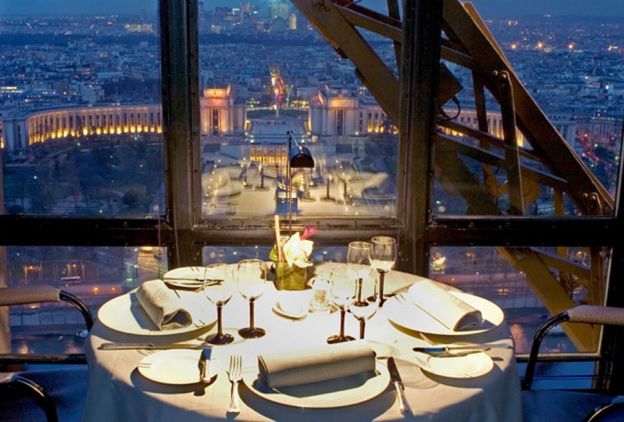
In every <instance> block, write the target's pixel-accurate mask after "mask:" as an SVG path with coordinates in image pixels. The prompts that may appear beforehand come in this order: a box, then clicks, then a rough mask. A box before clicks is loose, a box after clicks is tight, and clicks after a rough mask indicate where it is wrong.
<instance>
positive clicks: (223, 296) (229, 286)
mask: <svg viewBox="0 0 624 422" xmlns="http://www.w3.org/2000/svg"><path fill="white" fill-rule="evenodd" d="M203 291H204V294H205V295H206V297H207V298H208V300H210V301H211V302H212V303H214V304H215V305H216V306H217V333H216V334H215V335H213V336H212V337H208V338H206V342H207V343H210V344H228V343H231V342H232V341H234V337H232V336H231V335H230V334H227V333H224V332H223V318H222V311H223V305H225V304H226V303H228V302H229V301H230V298H231V297H232V293H233V292H234V281H233V279H232V267H230V266H229V265H228V264H210V265H208V266H206V267H205V269H204V284H203Z"/></svg>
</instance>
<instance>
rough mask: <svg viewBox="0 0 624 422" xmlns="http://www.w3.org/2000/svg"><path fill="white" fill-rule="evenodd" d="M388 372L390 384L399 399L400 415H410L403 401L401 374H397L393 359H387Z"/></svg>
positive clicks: (407, 405)
mask: <svg viewBox="0 0 624 422" xmlns="http://www.w3.org/2000/svg"><path fill="white" fill-rule="evenodd" d="M388 371H389V372H390V379H391V380H392V384H393V385H394V389H395V390H396V392H397V398H398V399H399V410H400V411H401V413H403V414H405V413H411V412H412V411H411V410H410V407H409V404H408V403H407V400H406V399H405V387H404V386H403V381H402V380H401V374H399V369H398V368H397V366H396V363H395V362H394V358H392V357H390V358H388Z"/></svg>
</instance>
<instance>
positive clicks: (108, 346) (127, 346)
mask: <svg viewBox="0 0 624 422" xmlns="http://www.w3.org/2000/svg"><path fill="white" fill-rule="evenodd" d="M203 348H206V345H205V344H203V343H164V344H155V343H102V344H101V345H100V347H98V349H100V350H131V349H146V350H166V349H193V350H194V349H203Z"/></svg>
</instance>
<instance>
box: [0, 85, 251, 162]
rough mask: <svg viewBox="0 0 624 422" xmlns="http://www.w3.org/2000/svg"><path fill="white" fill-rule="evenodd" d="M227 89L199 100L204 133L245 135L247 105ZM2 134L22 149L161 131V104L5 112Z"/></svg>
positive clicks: (11, 147)
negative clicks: (61, 142) (83, 139)
mask: <svg viewBox="0 0 624 422" xmlns="http://www.w3.org/2000/svg"><path fill="white" fill-rule="evenodd" d="M231 94H232V92H231V89H230V88H229V87H228V88H208V89H205V90H204V95H203V97H202V98H201V99H200V115H201V120H202V123H201V134H202V135H208V136H214V135H227V134H242V132H243V129H242V128H243V122H244V106H243V105H237V104H235V103H234V97H233V96H232V95H231ZM0 117H1V120H2V122H1V124H0V134H1V135H2V144H3V145H4V146H5V147H6V149H7V150H9V151H13V150H19V149H24V148H27V147H29V146H31V145H34V144H37V143H40V142H46V141H49V140H54V139H68V138H69V139H75V138H81V137H85V136H99V135H125V134H140V133H145V134H146V133H162V112H161V108H160V105H156V104H145V105H102V106H96V107H84V106H82V107H59V108H53V109H46V110H39V111H34V112H30V113H27V114H17V113H10V112H6V113H4V115H3V116H0Z"/></svg>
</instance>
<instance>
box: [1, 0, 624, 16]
mask: <svg viewBox="0 0 624 422" xmlns="http://www.w3.org/2000/svg"><path fill="white" fill-rule="evenodd" d="M251 1H252V2H253V3H259V2H261V1H269V0H251ZM240 3H241V0H204V4H205V8H207V9H210V8H212V7H214V6H237V5H240ZM361 3H362V4H363V5H364V6H367V7H371V8H373V9H376V10H384V9H385V4H386V1H385V0H362V2H361ZM473 3H474V4H475V5H476V6H477V8H478V10H479V12H480V13H481V15H482V16H484V17H486V18H506V17H510V18H513V17H522V16H527V15H544V14H551V15H552V16H561V15H568V16H569V15H577V16H608V17H624V1H622V0H473ZM156 10H157V0H105V1H102V0H0V15H34V14H37V15H51V14H53V15H63V14H65V15H66V14H82V15H93V14H111V13H115V14H140V13H148V14H153V13H155V12H156Z"/></svg>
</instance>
